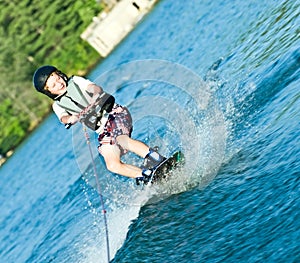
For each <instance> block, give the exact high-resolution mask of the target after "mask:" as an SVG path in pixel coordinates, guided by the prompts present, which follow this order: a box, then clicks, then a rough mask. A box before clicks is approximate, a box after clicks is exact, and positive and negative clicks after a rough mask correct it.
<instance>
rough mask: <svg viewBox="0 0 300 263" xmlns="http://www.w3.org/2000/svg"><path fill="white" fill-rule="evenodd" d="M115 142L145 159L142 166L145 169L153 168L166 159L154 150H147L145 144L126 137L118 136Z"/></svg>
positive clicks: (147, 147)
mask: <svg viewBox="0 0 300 263" xmlns="http://www.w3.org/2000/svg"><path fill="white" fill-rule="evenodd" d="M117 142H118V144H119V145H120V146H121V147H122V148H124V149H126V150H128V151H131V152H134V153H135V154H137V155H139V156H141V157H142V158H145V161H144V165H143V166H144V167H145V168H154V167H156V166H157V165H159V164H160V163H161V162H163V161H164V160H165V159H166V158H165V157H164V156H162V155H160V154H159V153H158V152H157V151H155V150H154V149H151V148H149V146H147V145H146V144H144V143H142V142H140V141H137V140H134V139H132V138H130V137H129V136H127V135H120V136H118V137H117Z"/></svg>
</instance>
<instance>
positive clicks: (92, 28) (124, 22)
mask: <svg viewBox="0 0 300 263" xmlns="http://www.w3.org/2000/svg"><path fill="white" fill-rule="evenodd" d="M156 1H157V0H135V1H132V0H121V1H119V2H117V3H116V4H115V5H114V7H113V8H112V9H111V10H110V11H109V12H108V13H107V12H101V13H100V14H99V15H98V16H97V17H94V19H93V22H92V23H91V24H90V25H89V26H88V28H87V29H86V30H85V31H84V32H83V33H82V34H81V38H82V39H84V40H86V41H87V42H88V43H89V44H90V45H91V46H92V47H94V48H95V49H96V50H97V51H98V52H99V54H100V55H101V56H102V57H106V56H107V55H108V54H109V53H110V52H111V51H112V50H113V49H114V47H115V46H116V45H118V44H119V43H120V41H121V40H122V39H123V38H124V37H126V36H127V34H128V33H129V32H130V31H131V30H132V29H133V28H134V26H135V25H136V24H137V23H138V22H139V21H140V19H141V18H142V17H143V16H144V15H145V14H146V13H148V12H149V10H150V9H151V8H152V7H153V5H154V4H155V2H156Z"/></svg>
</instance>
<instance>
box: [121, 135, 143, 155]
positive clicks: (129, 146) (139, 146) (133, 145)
mask: <svg viewBox="0 0 300 263" xmlns="http://www.w3.org/2000/svg"><path fill="white" fill-rule="evenodd" d="M117 142H118V144H119V145H120V146H121V147H122V148H123V149H126V150H128V151H130V152H133V153H135V154H137V155H138V156H140V157H142V158H145V156H146V155H147V154H148V152H149V147H148V146H147V145H146V144H144V143H143V142H141V141H138V140H134V139H132V138H130V137H129V136H128V135H120V136H118V137H117Z"/></svg>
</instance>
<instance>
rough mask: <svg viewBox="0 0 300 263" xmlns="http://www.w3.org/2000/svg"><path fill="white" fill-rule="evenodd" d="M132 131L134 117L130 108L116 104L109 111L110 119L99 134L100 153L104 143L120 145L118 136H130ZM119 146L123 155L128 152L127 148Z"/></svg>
mask: <svg viewBox="0 0 300 263" xmlns="http://www.w3.org/2000/svg"><path fill="white" fill-rule="evenodd" d="M131 132H132V118H131V115H130V113H129V111H128V109H127V108H126V107H124V106H121V105H119V104H115V105H114V107H113V109H112V111H111V112H110V113H109V117H108V121H107V123H106V125H105V127H104V131H103V132H102V133H101V134H99V136H98V141H99V146H98V151H99V152H100V154H102V153H101V146H102V145H107V144H110V145H114V144H116V145H118V143H117V137H118V136H120V135H128V136H129V137H130V136H131ZM118 146H119V148H120V150H121V154H122V155H123V154H125V153H126V152H127V150H125V149H123V148H122V147H121V146H120V145H118Z"/></svg>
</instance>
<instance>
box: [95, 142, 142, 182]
mask: <svg viewBox="0 0 300 263" xmlns="http://www.w3.org/2000/svg"><path fill="white" fill-rule="evenodd" d="M101 155H102V156H103V158H104V160H105V164H106V167H107V169H108V170H109V171H111V172H113V173H116V174H120V175H124V176H127V177H131V178H137V177H141V176H142V169H140V168H138V167H136V166H133V165H129V164H125V163H122V162H121V159H120V156H121V151H120V149H119V147H118V146H117V145H109V144H107V145H102V146H101Z"/></svg>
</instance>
